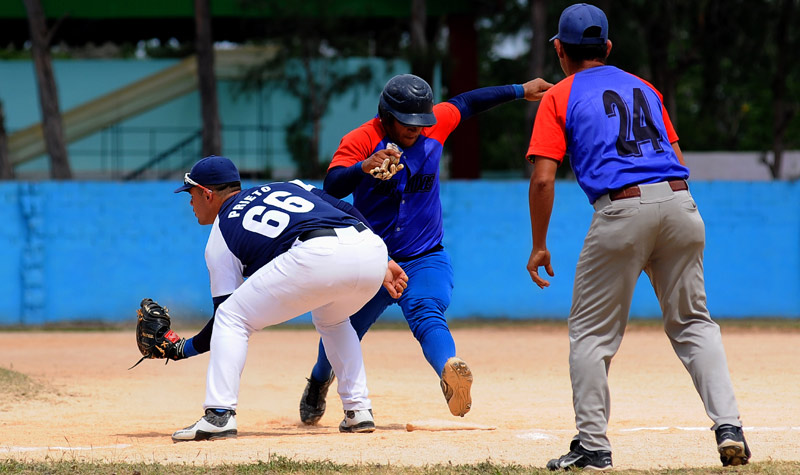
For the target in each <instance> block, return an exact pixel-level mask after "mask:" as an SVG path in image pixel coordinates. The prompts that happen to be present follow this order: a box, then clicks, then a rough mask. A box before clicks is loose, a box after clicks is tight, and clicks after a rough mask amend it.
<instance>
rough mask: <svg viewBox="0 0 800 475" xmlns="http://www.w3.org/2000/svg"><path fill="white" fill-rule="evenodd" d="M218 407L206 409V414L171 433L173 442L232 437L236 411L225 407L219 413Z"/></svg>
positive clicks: (234, 430) (234, 428)
mask: <svg viewBox="0 0 800 475" xmlns="http://www.w3.org/2000/svg"><path fill="white" fill-rule="evenodd" d="M217 411H220V410H219V409H217V410H215V409H211V408H209V409H206V414H205V415H204V416H203V417H201V418H200V420H199V421H197V422H195V423H194V424H192V425H190V426H189V427H187V428H185V429H181V430H179V431H175V433H174V434H172V441H173V442H185V441H189V440H215V439H228V438H234V437H236V435H237V434H238V431H237V430H236V411H233V410H230V409H227V410H225V412H222V413H219V412H217Z"/></svg>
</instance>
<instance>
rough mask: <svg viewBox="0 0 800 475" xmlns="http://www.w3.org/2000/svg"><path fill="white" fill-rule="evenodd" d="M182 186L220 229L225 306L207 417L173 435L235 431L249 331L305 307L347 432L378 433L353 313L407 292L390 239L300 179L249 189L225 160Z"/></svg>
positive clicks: (215, 252)
mask: <svg viewBox="0 0 800 475" xmlns="http://www.w3.org/2000/svg"><path fill="white" fill-rule="evenodd" d="M182 191H186V192H188V193H189V194H190V195H191V201H190V203H191V205H192V208H193V209H194V213H195V216H197V221H198V223H200V224H202V225H208V224H210V225H212V228H211V233H210V235H209V238H208V243H207V245H206V250H205V258H206V264H207V266H208V272H209V277H210V281H211V295H212V297H213V299H214V303H215V307H216V308H215V315H214V318H213V319H212V321H213V323H210V324H211V325H213V332H212V334H211V338H210V349H211V356H210V359H209V364H208V374H207V380H206V399H205V403H204V405H203V407H204V409H205V415H204V416H203V417H202V418H201V419H200V420H199V421H197V422H196V423H195V424H193V425H191V426H189V427H187V428H186V429H183V430H179V431H177V432H175V433H174V434H173V436H172V438H173V440H174V441H176V442H178V441H186V440H202V439H215V438H225V437H234V436H236V434H237V426H236V418H235V415H236V412H235V411H236V407H237V401H238V393H239V385H240V378H241V374H242V370H243V369H244V364H245V358H246V355H247V345H248V340H249V337H250V335H251V334H252V333H253V332H254V331H256V330H259V329H261V328H263V327H265V326H269V325H277V324H279V323H282V322H285V321H287V320H290V319H292V318H295V317H297V316H299V315H302V314H304V313H306V312H311V319H312V322H313V323H314V326H315V327H316V329H317V331H318V332H319V333H320V335H321V337H322V341H323V344H324V345H325V348H327V350H328V352H329V354H331V355H332V358H331V364H332V365H333V366H334V368H335V371H336V372H337V374H340V375H341V377H340V378H339V395H340V396H341V399H342V405H343V407H344V410H345V418H344V420H343V421H342V422H341V424H340V425H339V430H340V431H342V432H371V431H373V430H374V429H375V422H374V420H373V416H372V405H371V402H370V400H369V398H368V397H367V385H366V376H365V372H364V362H363V359H362V355H361V345H360V342H359V339H358V336H357V335H356V332H355V330H353V327H352V326H351V325H350V322H349V316H350V314H352V313H353V312H355V311H356V310H358V309H359V308H361V307H362V306H363V305H364V304H365V303H366V302H367V301H368V300H369V299H370V298H371V297H372V296H373V295H375V292H376V291H377V290H378V289H379V288H381V286H382V285H383V286H384V288H386V289H387V291H388V292H389V293H392V294H394V295H396V296H400V295H402V292H403V290H404V289H405V286H406V281H407V277H406V275H405V273H404V272H403V270H402V269H401V268H400V267H399V266H398V265H397V264H396V263H394V262H391V261H389V259H388V253H387V250H386V245H385V244H384V243H383V241H382V240H381V238H380V237H379V236H377V235H376V234H375V233H373V232H372V230H371V229H370V228H369V226H368V225H366V224H365V222H366V221H365V220H364V218H363V216H362V215H361V213H359V212H358V210H356V209H355V208H353V206H352V205H350V204H349V203H346V202H344V201H341V200H339V199H336V198H333V197H332V196H330V195H328V194H327V193H325V192H324V191H322V190H320V189H318V188H315V187H313V186H311V185H306V184H305V183H303V182H301V181H299V180H294V181H291V182H275V183H269V184H265V185H261V186H256V187H253V188H249V189H246V190H241V185H240V179H239V172H238V170H237V169H236V166H235V165H234V164H233V162H231V161H230V160H229V159H227V158H225V157H217V156H211V157H206V158H204V159H202V160H200V161H199V162H197V163H196V164H195V165H194V166H193V167H192V170H191V172H189V173H187V174H186V175H185V177H184V184H183V186H181V187H180V188H178V189H177V190H175V192H176V193H178V192H182ZM189 346H190V347H191V346H192V345H189ZM182 347H183V348H184V351H185V350H186V347H187V345H186V344H184V345H182ZM191 351H192V353H194V350H191ZM184 356H185V355H184Z"/></svg>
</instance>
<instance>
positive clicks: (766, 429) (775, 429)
mask: <svg viewBox="0 0 800 475" xmlns="http://www.w3.org/2000/svg"><path fill="white" fill-rule="evenodd" d="M670 429H677V430H685V431H704V430H711V427H710V426H709V427H680V426H677V427H634V428H631V429H619V432H638V431H645V430H647V431H662V430H670ZM742 429H744V431H745V432H785V431H792V430H800V427H793V426H783V427H765V426H761V427H759V426H744V427H742Z"/></svg>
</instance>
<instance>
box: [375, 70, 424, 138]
mask: <svg viewBox="0 0 800 475" xmlns="http://www.w3.org/2000/svg"><path fill="white" fill-rule="evenodd" d="M385 114H389V115H391V116H392V117H394V118H395V120H397V121H398V122H400V123H401V124H403V125H407V126H411V127H430V126H432V125H434V124H436V116H435V115H433V91H432V90H431V87H430V86H429V85H428V83H427V82H425V80H424V79H422V78H421V77H419V76H414V75H413V74H401V75H399V76H395V77H393V78H392V79H390V80H389V82H387V83H386V86H385V87H384V88H383V92H382V93H381V99H380V102H379V103H378V115H380V116H381V117H382V118H383V117H384V116H385Z"/></svg>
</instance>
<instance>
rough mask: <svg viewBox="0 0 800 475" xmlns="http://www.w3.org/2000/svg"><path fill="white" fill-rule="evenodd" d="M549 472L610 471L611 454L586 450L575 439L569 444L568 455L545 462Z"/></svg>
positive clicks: (604, 451)
mask: <svg viewBox="0 0 800 475" xmlns="http://www.w3.org/2000/svg"><path fill="white" fill-rule="evenodd" d="M547 468H548V469H550V470H576V469H582V468H583V469H586V470H611V469H612V468H613V467H612V466H611V452H609V451H608V450H587V449H584V448H583V447H582V446H581V443H580V441H579V440H577V439H573V440H572V442H571V443H570V444H569V453H568V454H566V455H562V456H561V457H559V458H557V459H553V460H551V461H549V462H547Z"/></svg>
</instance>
